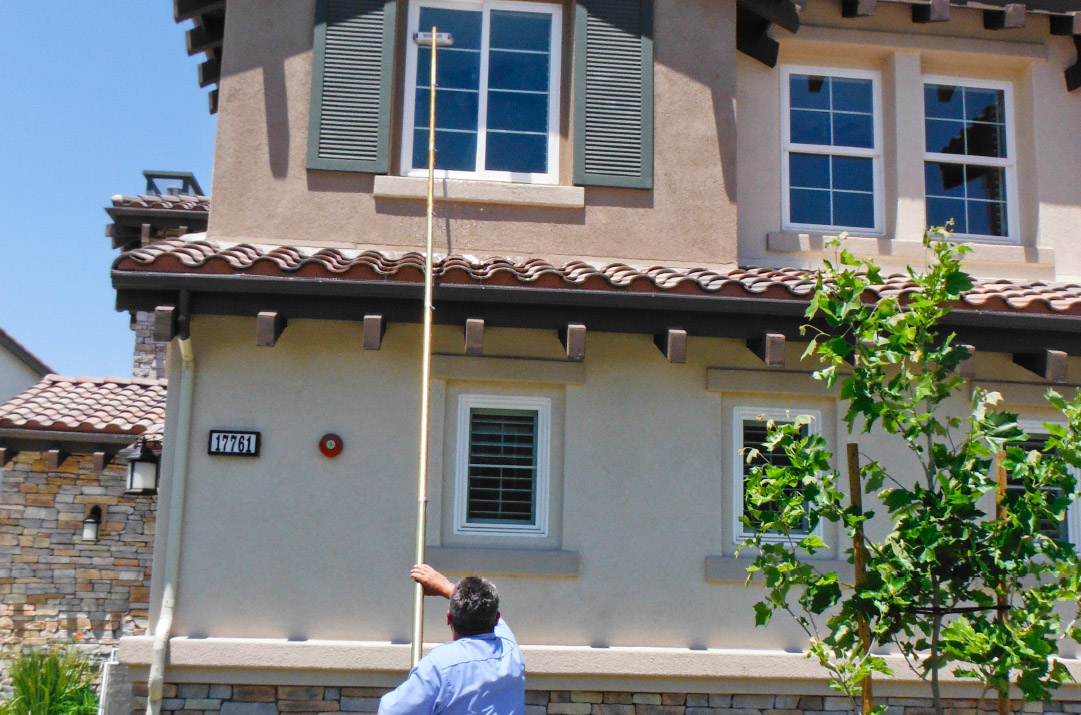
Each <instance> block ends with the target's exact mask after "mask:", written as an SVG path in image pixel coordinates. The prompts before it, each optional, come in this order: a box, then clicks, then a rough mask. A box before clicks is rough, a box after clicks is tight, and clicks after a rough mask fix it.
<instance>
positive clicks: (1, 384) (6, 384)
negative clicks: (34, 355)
mask: <svg viewBox="0 0 1081 715" xmlns="http://www.w3.org/2000/svg"><path fill="white" fill-rule="evenodd" d="M40 379H41V376H40V375H38V374H37V373H36V372H35V371H34V370H32V369H31V368H30V367H29V366H28V365H27V364H26V363H24V362H23V361H22V360H19V359H18V358H16V357H15V356H14V355H12V354H11V353H9V352H8V351H7V350H5V349H3V348H0V403H4V402H7V401H8V400H10V399H11V398H12V397H15V395H17V394H19V393H20V392H22V391H23V390H25V389H26V388H28V387H30V386H31V385H33V384H34V383H36V382H37V381H38V380H40Z"/></svg>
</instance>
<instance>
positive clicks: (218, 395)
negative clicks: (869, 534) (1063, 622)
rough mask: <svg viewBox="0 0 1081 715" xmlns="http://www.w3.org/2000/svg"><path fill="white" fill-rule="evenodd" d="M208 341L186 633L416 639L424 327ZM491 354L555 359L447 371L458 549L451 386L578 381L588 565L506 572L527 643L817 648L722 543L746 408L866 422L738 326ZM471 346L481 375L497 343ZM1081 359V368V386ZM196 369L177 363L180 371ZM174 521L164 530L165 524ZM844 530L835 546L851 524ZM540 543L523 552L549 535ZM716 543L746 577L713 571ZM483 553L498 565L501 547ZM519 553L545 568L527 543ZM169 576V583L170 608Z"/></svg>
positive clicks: (545, 343)
mask: <svg viewBox="0 0 1081 715" xmlns="http://www.w3.org/2000/svg"><path fill="white" fill-rule="evenodd" d="M192 335H193V343H194V346H195V356H196V365H197V378H196V385H195V398H194V400H195V402H194V410H193V414H194V418H193V426H192V442H191V445H190V451H189V455H190V460H191V461H190V473H189V477H188V479H189V482H188V487H187V500H186V507H185V516H184V524H183V527H184V534H183V539H182V557H181V564H182V566H181V573H180V584H179V596H178V599H179V605H178V611H177V617H176V621H175V623H174V634H175V635H176V636H179V637H184V636H189V637H197V638H202V637H210V638H214V637H227V638H228V637H248V638H277V639H281V638H288V639H300V640H304V639H309V640H310V639H329V640H343V639H345V640H363V641H377V642H387V641H390V642H394V643H403V642H406V641H408V638H409V619H410V609H409V602H410V594H411V587H410V582H409V580H408V578H407V570H408V567H409V565H410V564H411V562H412V558H413V556H412V549H413V544H412V534H413V515H414V494H413V488H414V483H415V470H416V434H417V417H416V415H417V406H418V390H417V385H418V383H419V359H418V351H417V350H416V347H415V346H416V345H417V340H418V337H419V327H418V326H413V325H399V324H392V325H391V326H390V327H389V329H388V331H387V334H386V337H385V340H384V346H383V349H382V350H379V351H363V350H362V349H361V344H360V328H359V325H358V324H353V323H334V322H324V321H304V320H297V321H291V322H290V324H289V327H288V328H287V329H286V331H285V332H284V333H283V335H282V337H281V339H280V340H279V342H278V344H277V345H276V346H275V347H273V348H257V347H255V344H254V320H250V319H240V318H205V317H197V318H196V319H195V321H194V325H193V330H192ZM801 347H802V346H798V345H790V346H789V369H794V368H797V367H798V365H797V362H798V355H799V352H800V348H801ZM485 348H486V355H489V356H490V355H496V354H499V355H516V354H517V355H521V354H529V355H531V356H533V357H543V358H546V359H545V360H522V361H520V363H517V364H520V366H521V367H520V373H519V374H518V375H516V376H511V377H510V379H511V380H515V381H513V382H510V381H508V380H507V379H506V378H504V379H503V380H501V381H499V382H495V381H486V380H484V379H481V380H476V379H469V380H465V379H462V378H463V377H464V376H466V375H467V372H469V371H465V370H459V372H458V379H454V377H455V375H454V374H453V373H454V370H450V372H449V373H448V372H446V371H444V372H442V373H441V375H442V377H443V379H437V380H436V381H435V384H434V387H433V408H432V409H433V419H432V438H431V442H430V444H431V448H432V466H431V479H432V483H431V486H430V490H429V495H430V498H431V504H430V510H429V513H430V520H429V529H428V535H429V538H428V543H429V546H431V547H439V546H443V547H446V546H450V545H451V544H450V543H448V539H447V538H446V534H445V519H446V518H448V514H449V512H448V505H447V497H446V496H445V495H446V493H447V491H446V485H445V482H444V481H443V480H445V479H447V478H448V477H449V476H450V475H452V474H453V465H452V461H453V453H452V452H450V451H449V450H448V449H447V448H446V447H445V445H444V434H445V433H446V430H447V429H449V425H448V423H450V422H452V421H453V415H454V400H453V396H454V395H455V394H456V393H457V392H458V391H463V390H468V391H470V392H474V393H476V392H485V391H491V392H508V391H511V392H518V393H520V394H535V393H539V392H548V393H550V392H552V391H557V392H561V393H562V399H561V401H560V402H561V404H562V410H560V409H559V407H558V406H556V407H554V408H553V419H552V423H553V431H554V432H558V433H559V435H558V436H559V437H560V439H561V443H562V444H561V447H562V474H561V485H562V489H561V493H553V495H552V503H553V509H558V510H560V511H559V517H560V521H561V525H562V526H561V531H560V532H559V533H558V534H556V539H555V543H552V542H547V543H544V544H543V547H544V549H546V550H548V551H549V552H551V551H552V550H557V551H563V552H574V553H576V554H577V555H578V557H579V562H578V564H577V567H570V568H566V567H557V568H553V569H550V570H549V571H547V572H545V569H544V567H543V565H542V567H541V568H539V569H538V570H539V571H540V572H541V573H534V574H531V575H523V574H521V573H512V572H514V571H515V569H514V568H513V567H509V568H508V567H506V566H497V567H492V568H490V569H488V570H489V571H495V572H496V573H497V574H498V576H497V577H496V579H497V582H498V585H499V587H500V589H501V591H502V594H503V598H504V604H505V605H504V608H503V613H504V614H505V615H506V616H507V618H508V620H509V621H510V622H511V623H512V624H513V626H514V627H515V631H516V633H517V634H518V636H519V638H520V640H521V642H523V643H525V644H560V645H575V646H664V647H673V648H714V649H716V648H729V649H731V648H738V649H747V648H751V649H762V650H769V649H774V650H792V649H800V648H801V647H802V645H803V638H802V637H801V636H800V635H799V634H798V633H797V631H796V629H795V628H794V627H790V626H789V625H788V624H786V623H785V622H784V619H776V625H775V626H771V628H769V629H767V630H763V629H755V628H754V625H753V616H752V611H751V603H752V602H753V601H754V600H755V599H756V598H757V595H758V591H757V590H756V588H754V587H752V588H745V587H744V586H743V584H742V580H743V576H742V575H741V573H740V569H739V567H738V564H737V565H733V564H731V563H730V562H725V560H724V558H723V557H725V556H731V555H732V553H733V550H734V537H733V530H732V527H733V515H732V508H731V504H732V496H731V494H732V489H733V479H734V478H733V473H734V472H735V465H734V461H735V458H734V456H733V454H732V452H733V450H732V448H731V446H730V439H731V438H730V436H729V435H730V433H731V419H732V417H731V407H732V406H733V405H737V404H739V405H747V406H751V407H771V406H782V407H784V406H788V407H795V408H808V407H809V408H814V409H817V410H819V411H820V412H821V415H822V418H823V419H822V423H823V424H822V430H823V433H824V434H825V435H826V436H827V437H828V438H829V439H830V440H831V441H832V442H833V443H834V445H835V446H836V447H837V449H838V451H839V452H842V453H843V446H842V445H843V443H844V442H845V441H847V440H849V439H851V438H849V437H847V436H846V435H845V434H844V432H843V425H842V424H841V423H840V422H839V420H840V416H841V414H842V412H843V411H842V410H841V409H840V408H839V407H838V406H837V405H836V404H835V401H834V399H833V398H832V397H830V396H828V395H823V394H822V393H821V391H820V390H819V389H818V388H817V387H816V386H815V385H814V383H812V381H811V379H810V378H809V377H808V376H806V375H800V374H792V373H778V372H776V371H773V372H768V371H766V370H764V369H763V368H762V367H761V363H759V362H758V360H757V358H756V357H754V356H753V355H752V354H751V353H750V351H748V350H747V349H746V348H745V347H744V346H743V344H742V343H740V342H738V341H730V340H715V339H696V338H691V339H690V341H689V350H688V359H687V364H685V365H673V364H669V363H667V362H666V361H665V360H664V358H663V357H662V356H661V354H660V353H659V351H658V350H657V349H656V348H655V347H654V345H653V343H652V341H651V340H650V339H649V338H648V337H647V336H628V335H614V334H598V333H590V334H589V336H588V347H587V356H586V360H585V363H584V374H583V375H582V376H581V379H578V378H575V377H573V376H572V377H569V378H567V384H565V385H558V384H552V383H550V382H549V383H547V384H541V383H540V381H541V380H548V379H551V377H552V374H551V372H546V370H547V369H548V368H550V366H551V365H552V364H557V365H564V364H566V363H560V362H556V363H553V362H552V360H551V359H552V358H558V356H559V353H560V349H561V348H560V345H559V342H558V340H557V338H556V335H555V333H554V332H552V333H547V332H544V331H512V330H490V331H488V332H487V334H486V342H485ZM436 351H437V352H439V353H446V354H454V355H461V352H462V332H461V330H456V329H453V328H444V327H441V328H438V329H437V332H436ZM465 360H473V361H476V362H475V365H480V367H479V368H477V369H476V370H473V371H472V372H473V373H474V374H476V373H477V372H478V371H479V372H481V373H483V370H484V360H485V358H466V359H465ZM174 362H175V361H174ZM171 364H172V363H171ZM721 368H726V370H723V371H722V370H719V369H721ZM736 368H743V370H742V371H739V370H736ZM1079 368H1081V366H1079V365H1078V364H1076V363H1072V364H1071V372H1070V376H1069V379H1070V380H1071V381H1072V382H1074V383H1076V382H1077V381H1078V380H1079V378H1081V369H1079ZM493 374H494V373H493ZM707 376H708V380H707ZM177 377H178V375H177V373H176V371H175V368H174V371H173V372H172V373H171V374H170V380H171V381H175V380H176V379H177ZM978 378H979V381H980V382H982V383H983V384H986V385H988V386H991V387H996V388H1000V389H1002V390H1003V392H1004V394H1005V395H1006V397H1007V399H1008V400H1010V401H1012V402H1013V403H1014V404H1015V406H1016V407H1018V408H1019V409H1022V410H1023V412H1024V414H1025V416H1026V417H1028V418H1030V419H1046V418H1048V417H1050V414H1049V413H1048V412H1047V411H1046V410H1044V409H1042V408H1040V407H1039V405H1040V398H1039V394H1040V393H1042V392H1043V391H1044V389H1045V387H1044V386H1043V385H1040V384H1037V383H1035V382H1034V381H1033V380H1032V377H1031V376H1029V375H1026V374H1025V373H1024V371H1023V370H1021V368H1018V367H1017V366H1015V365H1013V364H1012V363H1011V362H1010V361H1009V358H1008V356H1000V355H980V356H979V357H978ZM993 380H998V381H1004V380H1014V381H1019V382H992V381H993ZM707 382H708V384H709V385H710V386H711V388H712V389H709V390H707ZM1026 382H1027V383H1028V384H1025V383H1026ZM173 384H176V383H175V382H174V383H173ZM177 393H178V391H176V390H173V391H170V400H173V401H175V400H176V395H177ZM961 399H962V401H963V397H962V398H961ZM553 404H554V405H555V404H556V403H555V402H554V403H553ZM171 407H172V408H173V409H175V405H172V406H171ZM557 412H562V413H563V414H556V413H557ZM171 424H175V423H171ZM211 428H242V429H253V430H259V431H260V432H261V433H262V438H263V445H262V453H261V455H260V456H259V457H258V458H255V459H250V458H239V457H209V456H207V454H206V445H205V442H206V439H207V432H208V430H209V429H211ZM170 429H175V426H174V427H171V428H170ZM326 432H335V433H337V434H339V435H341V437H342V438H343V440H344V443H345V450H344V452H343V454H342V455H341V456H340V457H338V458H336V459H327V458H325V457H323V456H321V455H320V453H319V451H318V449H317V443H318V440H319V438H320V436H321V435H322V434H324V433H326ZM856 440H857V441H858V442H859V443H860V445H861V450H862V451H863V452H864V453H867V454H869V455H872V456H875V457H878V458H880V459H881V460H883V461H884V462H886V463H887V464H889V465H892V466H895V467H904V465H905V464H906V461H905V459H906V455H905V450H904V448H903V447H899V446H897V445H895V444H894V445H885V444H883V443H882V440H881V439H880V438H878V437H877V436H874V435H872V436H870V437H868V436H863V435H861V436H859V437H858V438H856ZM171 449H172V446H171V445H167V449H166V455H165V461H164V463H165V465H166V478H165V482H166V484H168V481H169V479H170V478H171V477H170V476H169V474H168V465H169V464H170V463H171ZM838 466H843V465H838ZM167 492H168V488H166V489H165V490H163V492H162V495H161V498H162V500H163V504H164V503H165V502H167V500H168V496H167ZM163 511H165V512H166V513H167V506H166V507H163ZM163 520H164V518H163ZM166 530H167V525H166V524H162V526H161V528H160V531H159V533H161V534H164V533H165V532H166ZM159 538H160V537H159ZM825 538H826V539H827V541H828V542H830V543H831V544H832V545H833V546H834V547H835V548H836V546H837V545H838V544H837V534H836V533H833V532H830V531H828V530H827V532H826V533H825ZM527 542H528V540H523V542H522V543H521V544H520V545H519V548H521V549H529V548H531V547H532V546H534V545H531V544H529V543H527ZM494 545H498V546H501V547H504V548H505V547H507V546H508V545H510V544H508V543H506V542H505V541H504V542H495V543H494ZM474 546H475V544H474ZM159 551H160V545H159ZM498 553H499V552H493V553H490V554H489V557H490V559H489V563H494V561H491V559H494V558H497V557H498ZM707 557H713V559H712V561H713V563H714V566H715V567H716V568H720V569H721V571H720V572H721V573H726V574H728V575H727V576H723V575H722V576H716V575H715V576H714V577H713V578H714V579H715V580H713V581H707V580H706V563H707ZM473 558H474V560H473V562H472V563H475V564H478V563H479V564H481V566H480V567H477V568H478V570H485V569H484V568H483V564H484V563H485V558H486V557H485V554H484V553H483V552H482V553H480V554H479V555H477V554H476V553H474V555H473ZM516 558H517V557H516ZM827 558H835V557H830V556H827ZM520 559H521V563H531V562H530V555H529V554H524V555H521V557H520ZM726 563H727V570H725V569H726ZM718 564H719V565H718ZM155 573H157V571H156V572H155ZM715 573H717V572H715ZM160 589H161V584H160V583H159V582H155V584H154V588H153V596H152V603H153V604H156V603H157V602H158V599H159V598H160ZM151 615H152V617H153V616H154V614H153V613H152V614H151ZM426 628H427V632H428V633H429V634H434V635H429V638H430V639H432V640H439V639H440V638H441V637H442V636H441V634H443V633H444V632H445V628H446V626H445V621H444V615H443V611H442V610H441V609H440V608H438V607H435V608H429V610H428V613H427V617H426Z"/></svg>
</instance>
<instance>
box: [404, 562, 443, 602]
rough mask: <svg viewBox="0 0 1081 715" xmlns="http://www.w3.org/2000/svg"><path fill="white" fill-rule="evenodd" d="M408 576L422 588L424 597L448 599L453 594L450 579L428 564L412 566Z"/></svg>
mask: <svg viewBox="0 0 1081 715" xmlns="http://www.w3.org/2000/svg"><path fill="white" fill-rule="evenodd" d="M409 575H410V576H412V577H413V580H414V581H416V582H417V583H419V584H420V585H421V587H423V589H424V595H425V596H442V597H443V598H450V595H451V594H452V593H454V584H453V583H451V581H450V579H448V578H447V577H446V576H444V575H443V574H441V573H439V572H438V571H436V570H435V569H433V568H432V567H431V566H429V565H428V564H421V565H420V566H414V567H413V570H412V571H410V572H409Z"/></svg>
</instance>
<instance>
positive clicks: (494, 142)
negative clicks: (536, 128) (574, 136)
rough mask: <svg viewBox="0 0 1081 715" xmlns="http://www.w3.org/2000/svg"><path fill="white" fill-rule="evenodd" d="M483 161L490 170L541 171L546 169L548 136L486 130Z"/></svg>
mask: <svg viewBox="0 0 1081 715" xmlns="http://www.w3.org/2000/svg"><path fill="white" fill-rule="evenodd" d="M487 151H488V154H487V158H486V159H485V163H486V164H487V165H488V169H489V170H491V171H514V172H522V173H528V172H542V171H547V169H548V137H547V136H545V135H542V134H509V133H504V132H488V149H487Z"/></svg>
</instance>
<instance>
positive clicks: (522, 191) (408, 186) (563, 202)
mask: <svg viewBox="0 0 1081 715" xmlns="http://www.w3.org/2000/svg"><path fill="white" fill-rule="evenodd" d="M372 195H373V196H375V197H376V198H377V199H421V200H423V199H427V198H428V179H427V178H424V177H418V176H384V175H379V176H376V177H375V188H374V190H373V191H372ZM585 197H586V194H585V189H584V188H582V187H581V186H548V185H543V184H512V183H504V182H498V181H466V180H462V179H437V180H436V182H435V198H436V200H438V201H451V202H457V203H474V204H507V205H512V206H545V207H548V208H564V209H581V208H585V205H586V198H585Z"/></svg>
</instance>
